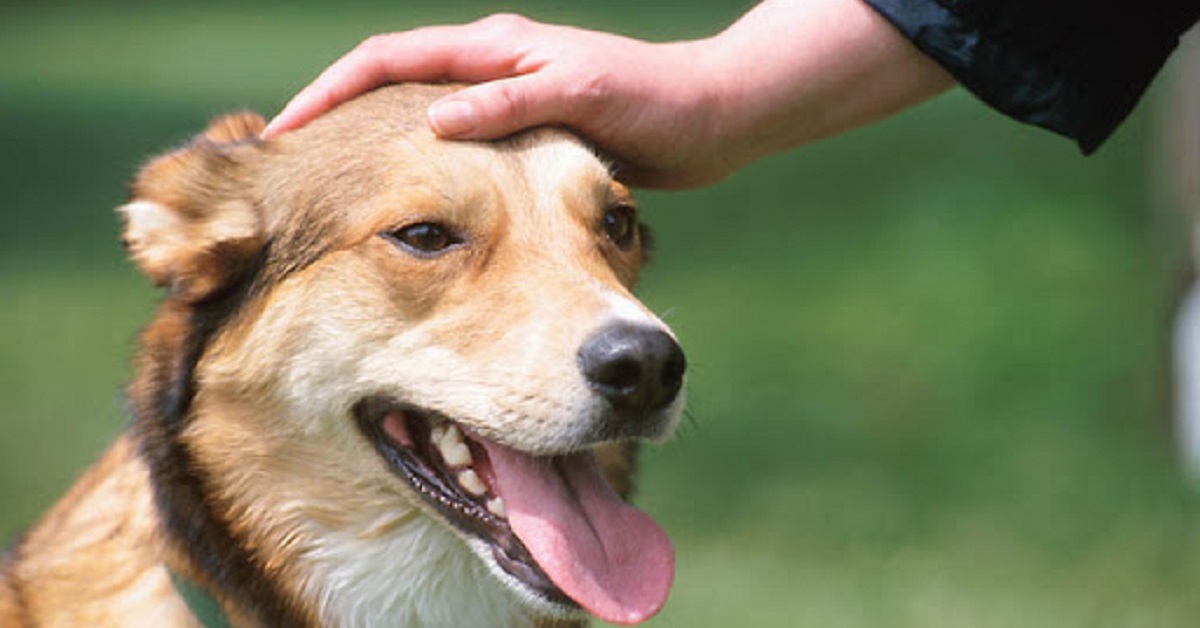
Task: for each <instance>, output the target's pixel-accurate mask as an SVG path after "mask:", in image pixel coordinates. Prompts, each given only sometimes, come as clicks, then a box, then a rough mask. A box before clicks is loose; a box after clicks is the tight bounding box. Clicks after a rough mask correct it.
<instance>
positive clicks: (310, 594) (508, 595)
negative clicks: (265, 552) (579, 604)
mask: <svg viewBox="0 0 1200 628" xmlns="http://www.w3.org/2000/svg"><path fill="white" fill-rule="evenodd" d="M363 536H364V535H358V534H336V535H324V538H325V539H326V540H325V541H323V542H322V545H321V546H319V547H314V548H312V550H310V551H309V552H307V553H306V556H305V558H304V562H305V563H306V565H305V570H306V571H307V572H308V577H307V578H305V587H304V591H303V593H302V595H303V597H305V598H307V599H311V600H318V604H319V606H318V608H319V612H318V614H319V616H320V617H321V618H322V623H323V624H324V625H329V626H342V627H352V626H363V627H367V626H412V627H414V628H416V627H437V626H461V627H463V628H476V627H478V628H492V627H496V626H512V627H518V626H520V627H525V626H528V627H534V626H543V625H555V626H563V625H569V624H562V623H558V622H557V620H555V619H553V618H550V617H547V618H546V619H545V620H539V619H538V618H537V617H536V616H535V613H536V611H534V612H531V610H532V609H531V608H530V606H529V605H528V603H526V602H522V601H521V600H519V599H518V597H517V596H516V595H514V593H513V591H512V590H511V589H510V588H509V586H508V585H506V584H504V583H502V582H501V581H500V580H499V579H497V578H496V577H495V575H494V574H493V573H492V570H491V569H489V567H488V566H486V565H485V564H484V561H481V560H480V558H479V557H478V556H477V555H476V553H475V552H474V551H472V549H471V548H469V547H468V545H467V544H466V543H464V542H463V541H462V540H461V539H460V538H458V537H457V536H456V535H455V534H454V533H453V532H451V531H450V530H449V529H447V528H446V526H445V525H444V524H442V523H440V522H438V521H435V520H433V519H431V518H430V517H428V516H426V515H417V516H415V517H413V518H411V519H410V520H408V521H406V522H405V523H403V524H402V525H399V526H396V527H395V528H394V529H391V530H389V531H388V532H387V533H386V534H382V535H376V536H374V537H373V538H362V537H363ZM365 536H370V535H365ZM391 574H395V576H394V577H393V576H391Z"/></svg>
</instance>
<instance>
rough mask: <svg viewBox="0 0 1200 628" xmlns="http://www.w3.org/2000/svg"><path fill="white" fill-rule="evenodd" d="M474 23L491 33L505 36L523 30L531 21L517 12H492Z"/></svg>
mask: <svg viewBox="0 0 1200 628" xmlns="http://www.w3.org/2000/svg"><path fill="white" fill-rule="evenodd" d="M475 24H476V25H478V26H479V27H480V28H482V29H484V30H485V31H488V32H489V33H490V34H492V35H495V36H498V37H506V36H513V35H516V34H518V33H522V32H524V31H525V30H526V29H528V27H529V26H530V25H532V24H533V21H532V20H530V19H529V18H527V17H525V16H523V15H519V14H517V13H493V14H492V15H489V16H487V17H485V18H483V19H481V20H479V21H478V22H476V23H475Z"/></svg>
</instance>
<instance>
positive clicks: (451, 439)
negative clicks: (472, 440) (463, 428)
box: [437, 423, 463, 445]
mask: <svg viewBox="0 0 1200 628" xmlns="http://www.w3.org/2000/svg"><path fill="white" fill-rule="evenodd" d="M437 441H438V444H439V445H457V444H460V443H462V442H463V437H462V432H460V431H458V426H457V425H454V424H453V423H451V424H450V425H447V426H446V429H445V430H444V431H443V432H442V437H441V438H439V439H437Z"/></svg>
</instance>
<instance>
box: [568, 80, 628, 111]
mask: <svg viewBox="0 0 1200 628" xmlns="http://www.w3.org/2000/svg"><path fill="white" fill-rule="evenodd" d="M614 83H615V81H614V77H613V76H612V75H611V74H609V73H608V72H604V71H592V72H587V73H581V74H580V75H579V76H577V77H575V80H572V81H570V82H569V83H567V84H566V86H565V87H564V93H563V97H564V98H565V99H566V102H567V103H569V105H570V108H571V110H573V111H576V112H580V113H583V114H588V113H591V112H596V111H598V110H600V109H603V108H604V107H606V106H607V104H608V102H609V100H610V99H611V98H612V94H613V91H614Z"/></svg>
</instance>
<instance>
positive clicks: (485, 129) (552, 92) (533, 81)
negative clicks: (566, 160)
mask: <svg viewBox="0 0 1200 628" xmlns="http://www.w3.org/2000/svg"><path fill="white" fill-rule="evenodd" d="M563 101H564V96H563V92H562V90H559V89H556V88H555V86H554V84H553V82H552V81H549V80H547V79H545V78H544V77H541V76H539V75H538V74H537V73H533V74H525V75H521V76H516V77H513V78H507V79H501V80H498V81H490V82H487V83H481V84H478V85H473V86H471V87H467V88H464V89H462V90H460V91H457V92H455V93H453V94H450V95H449V96H445V97H443V98H441V99H440V100H438V101H437V102H435V103H433V104H432V105H430V107H429V112H428V118H429V126H430V127H431V128H432V129H433V131H434V133H436V134H437V135H438V136H439V137H444V138H449V139H464V140H488V139H495V138H498V137H503V136H505V135H509V134H512V133H516V132H517V131H521V130H523V129H527V128H529V127H533V126H538V125H540V124H549V123H556V122H562V121H563V120H562V119H561V118H562V114H563V113H564V110H565V106H564V103H563Z"/></svg>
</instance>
